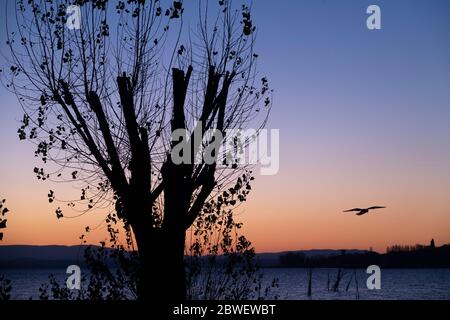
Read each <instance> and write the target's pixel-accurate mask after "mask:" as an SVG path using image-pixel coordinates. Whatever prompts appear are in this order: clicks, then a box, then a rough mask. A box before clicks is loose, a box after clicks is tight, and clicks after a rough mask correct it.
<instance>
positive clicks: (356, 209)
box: [343, 208, 363, 212]
mask: <svg viewBox="0 0 450 320" xmlns="http://www.w3.org/2000/svg"><path fill="white" fill-rule="evenodd" d="M361 210H363V209H360V208H354V209H350V210H345V211H343V212H353V211H361Z"/></svg>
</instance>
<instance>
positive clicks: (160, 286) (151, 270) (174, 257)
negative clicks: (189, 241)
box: [133, 224, 186, 301]
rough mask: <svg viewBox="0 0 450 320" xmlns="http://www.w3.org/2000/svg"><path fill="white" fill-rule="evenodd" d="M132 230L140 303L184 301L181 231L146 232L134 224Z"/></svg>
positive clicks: (182, 239) (182, 236) (184, 286)
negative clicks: (134, 241) (137, 260)
mask: <svg viewBox="0 0 450 320" xmlns="http://www.w3.org/2000/svg"><path fill="white" fill-rule="evenodd" d="M133 231H134V234H135V236H136V243H137V246H138V252H139V274H138V282H137V290H138V298H139V300H142V301H154V300H170V301H183V300H185V299H186V279H185V269H184V244H185V232H184V230H180V231H177V232H175V231H173V230H167V229H152V230H149V229H148V228H143V227H142V225H140V224H137V225H135V226H134V227H133Z"/></svg>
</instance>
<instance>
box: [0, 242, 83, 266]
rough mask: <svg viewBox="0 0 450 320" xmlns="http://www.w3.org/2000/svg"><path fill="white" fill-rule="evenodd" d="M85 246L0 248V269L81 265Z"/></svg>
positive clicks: (14, 246) (17, 246)
mask: <svg viewBox="0 0 450 320" xmlns="http://www.w3.org/2000/svg"><path fill="white" fill-rule="evenodd" d="M86 247H87V246H83V245H78V246H60V245H51V246H33V245H5V246H0V268H44V267H55V268H56V267H61V266H65V267H67V266H68V265H70V264H83V261H84V257H83V254H84V249H85V248H86Z"/></svg>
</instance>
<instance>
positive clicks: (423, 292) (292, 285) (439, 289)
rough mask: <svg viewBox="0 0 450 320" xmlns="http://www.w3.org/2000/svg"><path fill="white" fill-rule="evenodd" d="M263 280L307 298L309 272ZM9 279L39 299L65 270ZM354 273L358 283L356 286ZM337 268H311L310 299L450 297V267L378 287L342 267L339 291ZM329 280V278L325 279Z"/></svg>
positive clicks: (273, 272)
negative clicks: (43, 289)
mask: <svg viewBox="0 0 450 320" xmlns="http://www.w3.org/2000/svg"><path fill="white" fill-rule="evenodd" d="M262 272H263V274H264V279H265V280H264V281H265V282H266V283H269V282H270V281H271V279H273V278H277V279H278V281H279V288H277V289H274V290H273V291H272V293H273V294H276V295H278V297H279V299H292V300H296V299H309V297H308V296H307V286H308V275H307V270H306V269H303V268H286V269H278V268H274V269H271V268H264V269H262ZM0 274H4V275H5V276H6V277H7V278H8V279H10V280H11V281H12V286H13V288H12V292H11V296H12V298H13V299H30V298H32V299H38V298H39V294H38V289H39V287H40V286H41V284H43V283H48V276H49V274H54V275H55V276H56V278H57V279H58V280H59V281H60V282H61V283H64V281H65V279H66V276H67V275H66V274H65V270H59V269H39V270H37V269H14V270H12V269H11V270H10V269H0ZM355 275H356V279H357V283H358V285H356V281H355ZM336 276H337V269H314V270H313V271H312V297H311V298H312V299H317V300H322V299H325V300H330V299H347V300H349V299H350V300H353V299H356V298H357V296H358V295H359V298H360V299H383V300H395V299H401V300H404V299H414V300H417V299H418V300H420V299H432V300H437V299H439V300H442V299H445V300H450V269H382V270H381V289H380V290H368V289H367V286H366V281H367V278H368V276H369V275H368V274H366V272H365V270H363V269H357V270H345V274H344V276H343V277H342V280H341V281H340V284H339V290H338V292H331V291H329V290H327V286H328V283H329V286H330V287H331V286H333V284H334V283H335V281H336ZM328 279H329V280H328Z"/></svg>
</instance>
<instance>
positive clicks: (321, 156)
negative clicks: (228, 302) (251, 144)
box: [0, 0, 450, 252]
mask: <svg viewBox="0 0 450 320" xmlns="http://www.w3.org/2000/svg"><path fill="white" fill-rule="evenodd" d="M370 4H377V5H379V6H380V8H381V12H382V29H381V30H375V31H370V30H368V29H367V28H366V19H367V17H368V15H367V14H366V8H367V7H368V6H369V5H370ZM2 5H3V4H2ZM188 7H189V6H188ZM253 9H254V11H253V16H254V22H255V23H256V25H257V28H258V40H257V44H256V48H257V51H258V53H259V54H260V58H259V59H260V60H259V70H260V74H261V75H267V77H268V79H269V81H270V83H271V87H272V88H273V89H274V90H275V91H274V101H273V103H274V105H273V110H272V113H271V117H270V121H269V124H268V128H269V129H270V128H274V129H280V170H279V173H278V174H277V175H274V176H259V175H257V176H256V180H255V183H254V185H253V190H252V193H251V195H250V197H249V199H248V201H247V203H246V204H245V205H243V206H241V207H239V208H238V209H237V210H236V215H237V220H240V221H242V222H244V225H245V227H244V231H245V235H246V236H247V237H248V238H249V239H250V240H251V241H252V242H253V244H254V245H255V247H256V249H257V251H259V252H267V251H283V250H292V249H311V248H330V249H333V248H334V249H340V248H348V249H350V248H357V249H369V247H373V249H374V250H377V251H384V250H385V248H386V246H388V245H393V244H415V243H428V242H429V241H430V240H431V238H434V239H435V241H436V244H437V245H441V244H443V243H450V2H449V1H447V0H441V1H439V0H428V1H425V0H423V1H417V0H411V1H409V0H408V1H407V0H396V1H357V0H354V1H350V0H344V1H343V0H334V1H326V0H316V1H313V0H302V1H294V0H291V1H290V0H284V1H270V0H256V1H254V4H253ZM1 12H2V16H1V19H0V23H1V27H0V30H1V31H0V39H1V46H0V50H1V51H2V53H5V52H6V47H5V44H4V40H5V22H4V21H5V20H4V16H5V11H4V9H3V8H2V10H1ZM1 64H2V67H4V66H3V59H2V60H1ZM21 117H22V112H21V109H20V108H19V105H18V103H17V102H16V97H15V96H14V95H12V94H11V93H9V92H8V91H6V90H5V89H4V88H3V87H0V137H1V138H0V150H1V151H0V152H1V153H0V156H1V157H0V164H1V166H0V197H1V198H6V199H7V207H8V208H9V209H10V211H11V212H10V214H8V217H7V218H8V229H6V232H5V237H4V241H2V245H3V244H78V243H79V239H78V237H79V235H80V234H81V233H82V232H83V230H84V227H86V226H87V225H89V226H90V227H91V228H92V227H95V226H97V225H99V224H101V222H102V220H103V218H104V213H102V212H100V211H98V212H94V213H92V214H89V215H84V216H82V217H78V218H74V219H61V220H57V219H56V216H55V214H54V210H55V207H57V206H58V204H56V205H55V204H49V203H48V201H47V192H48V190H49V189H54V190H58V188H66V189H70V188H76V186H70V185H67V186H55V185H52V184H50V183H42V182H40V181H38V180H37V179H36V177H35V175H34V174H33V168H34V167H35V166H37V165H40V162H39V161H37V159H36V158H34V157H33V152H34V148H33V145H31V143H29V142H19V139H18V136H17V133H16V131H17V128H18V127H19V120H20V119H21ZM372 205H384V206H387V209H383V210H379V211H374V212H371V213H369V214H368V215H364V216H360V217H357V216H354V215H353V214H350V213H342V211H343V210H345V209H350V208H354V207H369V206H372ZM104 238H105V230H104V228H103V227H100V228H98V229H97V230H95V231H93V232H91V233H89V237H88V241H89V242H92V243H98V241H99V240H103V239H104Z"/></svg>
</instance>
